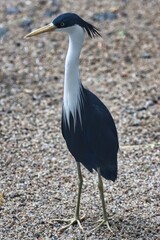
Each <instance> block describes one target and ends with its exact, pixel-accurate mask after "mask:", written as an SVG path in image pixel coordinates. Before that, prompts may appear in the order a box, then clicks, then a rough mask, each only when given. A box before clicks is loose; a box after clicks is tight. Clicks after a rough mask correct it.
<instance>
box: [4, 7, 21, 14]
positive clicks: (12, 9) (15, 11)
mask: <svg viewBox="0 0 160 240" xmlns="http://www.w3.org/2000/svg"><path fill="white" fill-rule="evenodd" d="M6 13H7V14H10V15H11V14H18V13H20V10H19V9H18V8H17V7H8V8H7V9H6Z"/></svg>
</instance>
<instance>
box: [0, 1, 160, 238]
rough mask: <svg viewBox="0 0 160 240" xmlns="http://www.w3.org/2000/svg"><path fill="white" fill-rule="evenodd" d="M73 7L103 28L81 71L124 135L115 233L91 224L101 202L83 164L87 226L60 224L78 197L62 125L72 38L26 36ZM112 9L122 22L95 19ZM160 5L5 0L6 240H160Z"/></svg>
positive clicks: (109, 197)
mask: <svg viewBox="0 0 160 240" xmlns="http://www.w3.org/2000/svg"><path fill="white" fill-rule="evenodd" d="M67 11H70V12H76V13H78V14H79V15H81V16H82V17H84V18H85V19H86V20H88V21H90V22H92V23H94V25H96V26H97V27H99V28H100V29H101V33H102V35H103V38H102V39H100V38H97V39H89V37H86V41H85V44H84V48H83V50H82V55H81V60H80V65H81V66H80V71H81V79H82V81H83V84H84V85H85V86H86V87H87V88H89V89H91V90H92V91H93V92H94V93H96V94H97V95H98V96H99V97H100V98H101V99H102V100H103V102H104V103H105V104H106V105H107V106H108V108H109V109H110V111H111V112H112V115H113V117H114V119H115V122H116V125H117V128H118V132H119V139H120V146H121V153H120V154H119V174H118V179H117V181H116V182H115V183H112V182H110V181H104V188H105V199H106V205H107V211H108V213H109V215H110V225H111V228H112V230H113V233H111V232H109V231H108V229H107V228H106V227H105V226H104V227H101V228H100V229H99V230H98V231H97V232H95V231H92V229H93V228H94V227H95V226H96V223H95V222H96V221H97V220H98V219H99V218H100V216H102V209H101V204H100V200H99V194H98V189H97V176H96V173H94V174H91V173H88V171H87V170H86V169H84V168H82V171H83V175H84V186H83V192H82V201H81V215H83V214H84V213H85V214H86V218H85V220H84V222H82V225H83V228H84V231H83V232H81V231H80V230H79V229H78V228H77V226H76V225H75V226H73V227H71V228H69V229H68V230H66V231H64V232H63V233H60V232H59V229H60V228H61V227H62V226H63V225H64V224H63V223H62V224H61V223H58V222H57V221H54V218H70V217H72V216H73V213H74V210H75V201H76V196H77V192H76V190H77V172H76V165H75V161H74V160H73V158H72V156H71V155H70V154H69V152H68V150H67V148H66V145H65V142H64V140H63V138H62V135H61V129H60V122H61V102H62V96H63V74H64V60H65V55H66V51H67V46H68V37H67V36H66V35H65V34H62V33H52V34H44V35H41V36H39V37H35V38H33V39H30V40H24V39H23V37H24V36H25V35H26V34H27V33H28V32H29V31H31V30H32V29H34V28H37V27H40V26H43V25H45V24H46V23H49V22H50V21H51V20H52V19H54V18H55V16H57V15H58V14H60V13H62V12H67ZM104 12H111V13H114V14H116V19H114V20H103V21H96V20H94V19H95V14H99V13H104ZM159 12H160V1H159V0H151V1H149V0H135V1H134V0H132V1H131V0H128V1H127V0H123V1H113V0H108V1H103V0H102V1H90V0H89V1H87V0H82V1H76V2H75V1H71V0H69V1H61V2H59V1H58V0H57V1H56V0H53V1H46V0H40V1H30V0H27V1H22V0H15V1H9V0H8V1H5V0H1V8H0V37H1V39H0V53H1V57H0V65H1V68H0V88H1V91H0V121H1V123H0V124H1V125H0V158H1V160H0V164H1V165H0V166H1V167H0V239H3V240H11V239H22V240H27V239H35V240H56V239H58V240H59V239H64V240H65V239H67V240H71V239H77V240H78V239H80V240H81V239H89V240H100V239H110V240H121V239H123V240H132V239H136V240H142V239H143V240H158V230H159V229H158V226H159V223H160V218H159V212H158V204H159V197H158V186H159V177H160V176H159V173H158V160H159V147H160V139H159V118H158V117H159V116H158V113H159V110H160V107H159V103H160V96H158V87H160V86H159V85H160V84H159V76H160V14H159ZM51 15H52V16H51ZM159 89H160V88H159Z"/></svg>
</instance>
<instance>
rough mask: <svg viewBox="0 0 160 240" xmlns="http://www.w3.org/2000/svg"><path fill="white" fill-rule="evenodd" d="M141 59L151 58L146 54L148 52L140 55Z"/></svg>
mask: <svg viewBox="0 0 160 240" xmlns="http://www.w3.org/2000/svg"><path fill="white" fill-rule="evenodd" d="M141 58H144V59H150V58H151V55H150V53H148V52H144V53H142V54H141Z"/></svg>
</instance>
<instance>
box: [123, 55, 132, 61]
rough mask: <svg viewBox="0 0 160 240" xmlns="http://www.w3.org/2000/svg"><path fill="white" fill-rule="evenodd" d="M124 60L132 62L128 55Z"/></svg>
mask: <svg viewBox="0 0 160 240" xmlns="http://www.w3.org/2000/svg"><path fill="white" fill-rule="evenodd" d="M124 61H125V62H126V63H132V59H131V58H130V57H129V56H128V55H127V56H125V57H124Z"/></svg>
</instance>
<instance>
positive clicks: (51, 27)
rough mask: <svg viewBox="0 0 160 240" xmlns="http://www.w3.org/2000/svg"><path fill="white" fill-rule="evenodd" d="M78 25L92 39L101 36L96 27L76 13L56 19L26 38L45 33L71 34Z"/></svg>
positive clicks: (65, 14)
mask: <svg viewBox="0 0 160 240" xmlns="http://www.w3.org/2000/svg"><path fill="white" fill-rule="evenodd" d="M75 25H78V26H80V27H81V28H82V29H83V30H84V31H86V32H87V33H88V35H89V36H90V37H91V38H92V37H93V38H94V37H96V36H101V34H100V33H99V31H98V29H97V28H96V27H94V26H93V25H92V24H90V23H88V22H86V21H84V20H83V19H82V18H81V17H79V16H78V15H77V14H75V13H64V14H61V15H59V16H58V17H56V18H55V19H54V20H53V21H52V22H51V23H50V24H48V25H46V26H44V27H41V28H38V29H36V30H34V31H32V32H31V33H29V34H27V35H26V36H25V38H28V37H32V36H35V35H38V34H41V33H44V32H52V31H64V32H69V31H70V30H71V29H72V30H73V26H75Z"/></svg>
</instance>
